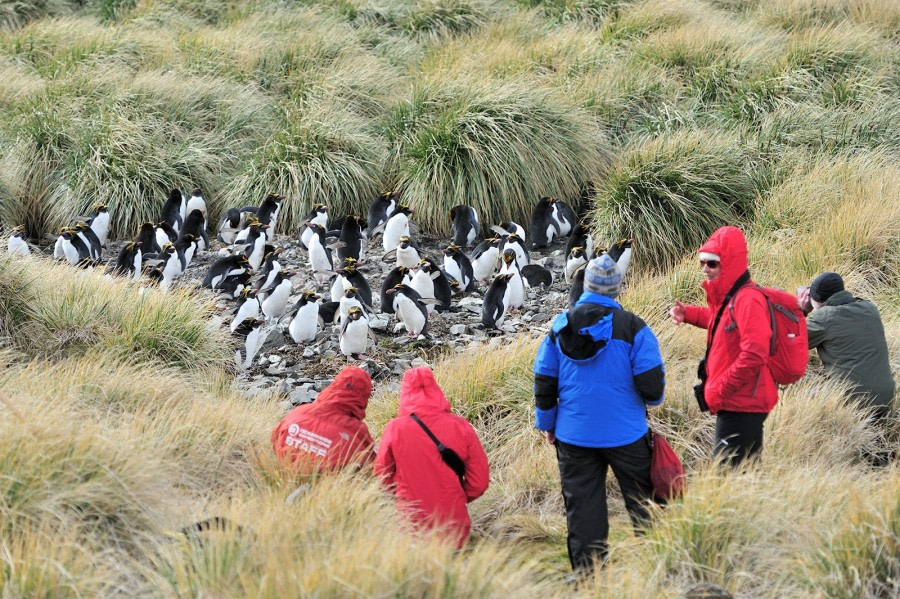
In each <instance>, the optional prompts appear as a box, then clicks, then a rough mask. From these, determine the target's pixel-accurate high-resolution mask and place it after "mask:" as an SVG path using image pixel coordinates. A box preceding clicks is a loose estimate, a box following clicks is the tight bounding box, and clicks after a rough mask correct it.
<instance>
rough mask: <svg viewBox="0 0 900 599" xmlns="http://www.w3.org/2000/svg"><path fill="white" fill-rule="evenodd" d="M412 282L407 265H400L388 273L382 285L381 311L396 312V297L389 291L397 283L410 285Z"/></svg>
mask: <svg viewBox="0 0 900 599" xmlns="http://www.w3.org/2000/svg"><path fill="white" fill-rule="evenodd" d="M411 282H412V276H411V275H410V272H409V268H407V267H405V266H398V267H396V268H394V269H393V270H391V271H390V272H389V273H388V274H387V276H386V277H385V278H384V283H382V285H381V311H382V312H383V313H385V314H393V313H394V298H393V296H392V295H391V293H389V291H390V290H391V289H394V288H395V287H396V286H397V285H409V283H411Z"/></svg>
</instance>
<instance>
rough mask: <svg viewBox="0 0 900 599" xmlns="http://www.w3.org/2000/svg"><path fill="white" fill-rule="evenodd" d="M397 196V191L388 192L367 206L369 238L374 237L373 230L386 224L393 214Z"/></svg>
mask: <svg viewBox="0 0 900 599" xmlns="http://www.w3.org/2000/svg"><path fill="white" fill-rule="evenodd" d="M399 196H400V192H399V191H389V192H387V193H383V194H381V195H380V196H378V197H377V198H375V199H374V200H372V203H371V204H369V230H368V235H369V237H371V236H372V235H374V234H375V229H376V228H378V227H379V226H380V225H383V224H384V223H386V222H387V220H388V219H389V218H390V217H391V215H392V214H393V213H394V209H395V208H396V207H397V198H398V197H399Z"/></svg>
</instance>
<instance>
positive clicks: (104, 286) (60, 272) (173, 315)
mask: <svg viewBox="0 0 900 599" xmlns="http://www.w3.org/2000/svg"><path fill="white" fill-rule="evenodd" d="M27 263H28V264H27V269H26V268H25V267H24V266H23V265H22V264H20V262H19V261H16V260H13V259H11V258H10V257H7V256H2V257H0V279H3V280H4V281H6V291H7V294H4V301H3V303H2V313H0V319H2V323H0V329H2V330H3V331H6V334H7V335H8V336H7V338H6V339H5V345H6V346H7V347H11V348H14V349H15V350H17V351H20V352H22V353H24V354H26V355H29V356H33V357H37V356H41V357H49V358H60V357H65V356H71V355H82V354H85V353H90V352H94V351H97V350H101V351H109V352H112V353H115V354H117V355H118V356H119V357H120V359H122V360H135V361H145V362H149V363H157V364H163V365H171V366H177V367H181V368H184V369H187V370H202V369H204V368H209V367H211V366H214V365H219V364H223V363H227V361H228V360H229V359H230V358H231V356H232V354H231V352H230V350H229V347H230V343H229V341H228V340H227V338H226V334H225V333H224V332H223V331H221V330H220V329H219V328H218V327H216V326H215V325H214V324H213V323H212V322H211V321H210V320H209V318H208V316H209V314H210V306H209V305H207V304H205V303H204V302H203V301H202V300H200V299H199V298H197V297H193V296H191V294H190V293H187V292H175V293H169V294H163V293H160V292H157V291H153V290H148V291H145V292H144V293H142V294H141V293H139V292H138V290H137V289H136V288H134V287H132V286H130V285H129V284H128V283H127V282H124V281H104V280H103V279H100V278H99V277H97V276H95V275H90V274H88V273H85V272H83V271H79V270H76V269H72V268H70V267H68V266H60V265H51V264H47V263H45V262H43V261H42V260H40V259H38V258H31V259H28V260H27ZM26 331H27V333H25V332H26Z"/></svg>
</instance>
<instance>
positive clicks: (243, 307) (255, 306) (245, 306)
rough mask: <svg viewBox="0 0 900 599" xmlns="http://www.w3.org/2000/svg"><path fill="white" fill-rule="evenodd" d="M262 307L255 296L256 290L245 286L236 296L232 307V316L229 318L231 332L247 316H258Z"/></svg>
mask: <svg viewBox="0 0 900 599" xmlns="http://www.w3.org/2000/svg"><path fill="white" fill-rule="evenodd" d="M261 310H262V307H261V306H260V304H259V298H258V297H257V296H256V290H255V289H251V288H250V287H245V288H243V289H242V290H241V294H240V295H239V296H238V303H237V306H236V307H235V309H234V318H233V319H232V320H231V327H230V328H231V332H232V333H233V332H234V331H235V329H237V328H238V325H240V324H241V323H242V322H244V321H245V320H246V319H248V318H253V319H254V320H255V319H257V318H259V314H260V311H261Z"/></svg>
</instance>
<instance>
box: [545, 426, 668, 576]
mask: <svg viewBox="0 0 900 599" xmlns="http://www.w3.org/2000/svg"><path fill="white" fill-rule="evenodd" d="M556 457H557V459H558V460H559V477H560V479H561V480H562V492H563V500H564V501H565V504H566V521H567V523H568V527H569V542H568V546H569V561H570V562H572V569H573V570H581V569H589V568H590V567H591V566H592V563H593V560H594V559H596V558H600V559H605V558H606V555H607V551H608V549H607V544H606V539H607V537H608V536H609V521H608V519H607V508H606V471H607V467H608V466H612V471H613V474H614V475H615V477H616V480H618V481H619V487H620V488H621V489H622V495H623V496H624V497H625V508H626V509H627V510H628V515H629V516H630V517H631V522H632V524H633V525H634V526H635V529H637V530H638V531H640V528H641V527H642V525H644V524H646V523H647V521H648V519H649V513H648V511H647V507H646V505H645V502H646V501H648V500H650V499H652V497H653V486H652V484H651V482H650V444H649V442H648V440H647V438H646V437H641V438H640V439H638V440H637V441H635V442H634V443H631V444H630V445H623V446H621V447H609V448H602V449H600V448H591V447H579V446H577V445H569V444H568V443H563V442H562V441H559V440H557V442H556Z"/></svg>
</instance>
